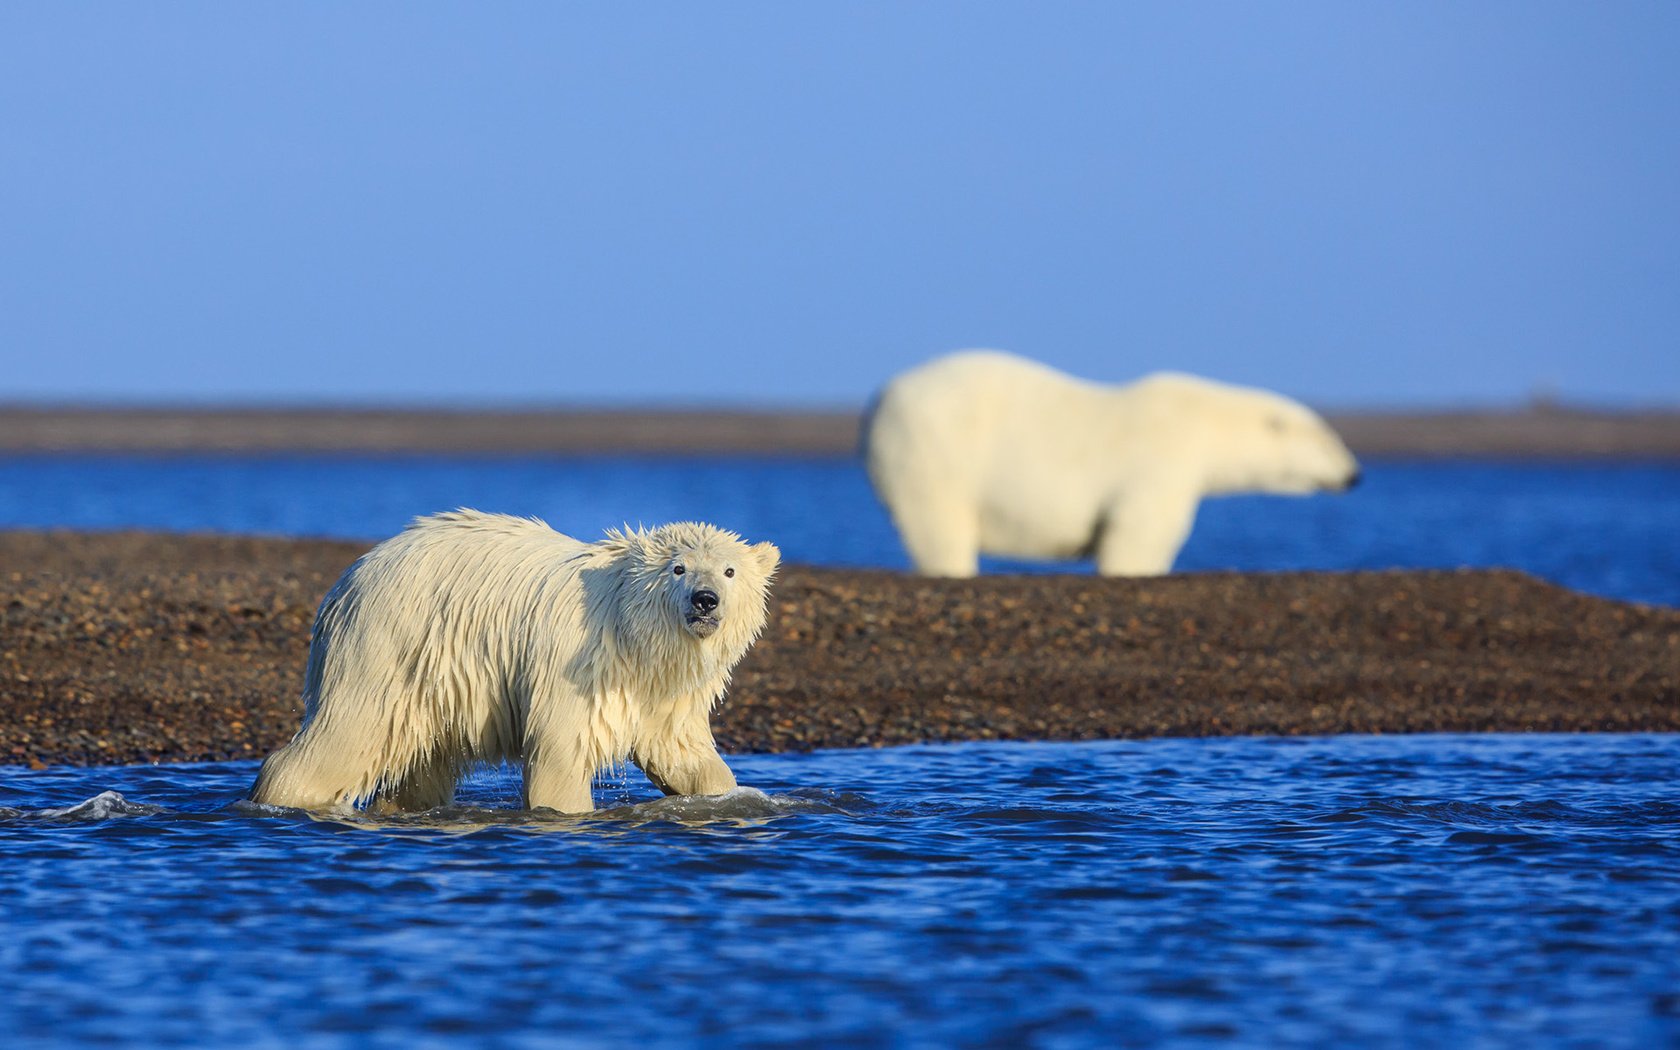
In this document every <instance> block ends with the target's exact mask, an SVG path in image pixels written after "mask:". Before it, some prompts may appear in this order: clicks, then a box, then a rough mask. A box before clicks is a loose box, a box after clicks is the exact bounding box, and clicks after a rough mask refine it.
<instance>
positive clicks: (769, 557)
mask: <svg viewBox="0 0 1680 1050" xmlns="http://www.w3.org/2000/svg"><path fill="white" fill-rule="evenodd" d="M748 550H750V551H751V552H752V556H753V561H755V562H757V563H758V570H759V571H760V572H762V573H764V575H766V576H768V575H770V574H771V573H773V572H775V571H776V566H777V565H779V564H781V561H782V552H781V551H780V550H778V549H777V548H776V545H775V544H774V543H755V544H753V545H752V546H751V547H749V548H748Z"/></svg>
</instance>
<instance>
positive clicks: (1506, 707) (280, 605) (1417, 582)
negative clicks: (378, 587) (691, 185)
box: [0, 532, 1680, 766]
mask: <svg viewBox="0 0 1680 1050" xmlns="http://www.w3.org/2000/svg"><path fill="white" fill-rule="evenodd" d="M362 549H363V548H362V547H361V546H360V545H353V544H344V543H329V542H317V541H292V540H272V539H257V538H246V537H238V538H232V537H179V536H162V535H154V534H138V533H125V534H92V535H90V534H71V533H34V532H13V533H3V532H0V762H5V763H11V764H28V765H37V766H38V765H42V764H54V763H68V764H97V763H122V762H152V761H192V760H203V759H222V758H256V757H260V756H262V755H264V754H266V753H267V752H268V751H269V750H271V749H272V748H274V747H275V746H277V745H279V744H280V743H282V742H283V741H285V740H286V739H287V738H289V737H290V735H291V734H292V732H293V731H294V730H295V729H296V728H297V725H298V720H299V717H300V714H301V711H300V707H299V704H298V702H297V695H298V690H299V687H300V685H301V680H302V675H303V664H304V655H305V652H306V651H307V647H308V636H309V624H310V619H311V617H312V616H313V614H314V609H315V605H316V603H317V602H318V601H319V600H320V597H321V595H322V594H323V593H324V592H325V591H326V588H327V587H328V586H329V585H330V584H331V582H332V581H333V579H334V578H336V577H337V575H338V573H339V572H341V571H342V570H343V569H344V567H345V566H346V565H348V564H349V563H350V561H351V560H352V559H354V558H355V557H356V556H357V555H358V554H360V553H361V551H362ZM716 724H717V729H718V737H719V740H720V742H721V743H722V744H723V745H724V747H725V749H726V750H731V751H780V750H796V749H805V748H816V747H853V746H873V745H883V744H902V743H909V742H913V741H939V740H976V739H986V740H989V739H1035V740H1072V739H1092V738H1099V737H1141V736H1164V735H1232V734H1251V733H1261V734H1272V733H1275V734H1295V733H1342V732H1355V733H1379V732H1380V733H1397V732H1425V731H1435V730H1451V731H1474V730H1507V731H1524V730H1549V731H1578V730H1588V731H1590V730H1618V731H1620V730H1660V731H1676V730H1680V611H1677V610H1672V609H1663V608H1651V607H1645V606H1637V605H1628V604H1623V603H1619V602H1611V601H1605V600H1602V599H1596V598H1589V597H1585V596H1582V595H1578V594H1575V593H1572V592H1569V591H1565V590H1562V589H1560V588H1557V587H1553V586H1550V585H1548V584H1545V583H1542V582H1540V581H1538V580H1535V579H1533V578H1531V577H1527V576H1524V575H1521V574H1518V573H1512V572H1481V571H1476V572H1469V571H1466V572H1425V573H1420V572H1394V573H1354V574H1317V573H1294V574H1284V575H1235V574H1216V575H1188V576H1176V577H1170V578H1166V579H1160V580H1144V581H1133V580H1102V579H1098V578H1095V577H1090V576H1034V577H988V578H983V579H979V580H970V581H929V580H920V579H916V578H913V577H907V576H901V575H897V574H892V573H883V572H851V571H838V570H831V569H813V568H806V567H799V566H794V567H789V568H787V569H786V570H785V571H784V573H783V575H782V578H781V580H780V581H779V583H778V584H777V587H776V591H775V596H774V598H773V600H772V611H771V619H770V624H769V627H768V628H767V630H766V631H765V636H764V638H763V639H762V640H761V641H760V642H759V644H758V646H757V647H756V648H755V649H754V650H753V651H752V652H751V653H750V654H749V655H748V657H747V659H746V660H745V661H744V662H743V664H742V665H741V668H740V670H739V671H738V673H737V675H736V681H735V685H734V687H733V688H732V690H731V692H730V696H729V699H728V701H727V702H726V703H725V705H724V707H723V708H722V710H721V711H720V713H719V715H718V716H717V719H716Z"/></svg>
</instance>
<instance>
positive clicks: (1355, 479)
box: [1342, 470, 1365, 491]
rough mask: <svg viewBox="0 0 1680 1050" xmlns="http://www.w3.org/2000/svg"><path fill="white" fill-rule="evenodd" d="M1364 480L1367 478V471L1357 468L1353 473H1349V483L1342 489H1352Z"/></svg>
mask: <svg viewBox="0 0 1680 1050" xmlns="http://www.w3.org/2000/svg"><path fill="white" fill-rule="evenodd" d="M1363 480H1365V472H1364V471H1362V470H1356V471H1354V472H1353V473H1352V474H1349V475H1348V479H1347V484H1346V485H1343V486H1342V489H1343V491H1346V490H1347V489H1351V488H1353V487H1354V486H1355V485H1357V484H1359V483H1360V482H1361V481H1363Z"/></svg>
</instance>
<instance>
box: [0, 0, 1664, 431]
mask: <svg viewBox="0 0 1680 1050" xmlns="http://www.w3.org/2000/svg"><path fill="white" fill-rule="evenodd" d="M965 346H998V347H1004V348H1008V349H1012V350H1016V351H1018V352H1022V353H1026V354H1029V355H1031V356H1035V357H1039V358H1042V359H1044V360H1047V361H1049V362H1051V363H1053V364H1056V365H1059V366H1061V367H1063V368H1067V369H1069V370H1072V371H1075V372H1078V373H1081V374H1084V375H1088V376H1092V377H1097V378H1104V379H1112V380H1120V379H1125V378H1129V377H1131V376H1135V375H1137V374H1140V373H1142V372H1144V371H1147V370H1150V369H1153V368H1161V367H1171V368H1179V369H1185V370H1189V371H1195V372H1201V373H1203V374H1207V375H1213V376H1216V377H1220V378H1224V379H1228V380H1232V381H1237V382H1245V383H1256V384H1261V385H1265V386H1270V387H1274V388H1277V389H1280V390H1283V391H1285V392H1288V393H1291V394H1294V395H1296V396H1299V397H1302V398H1305V399H1307V400H1309V401H1312V402H1314V403H1316V404H1320V405H1326V406H1331V407H1338V406H1345V407H1358V406H1408V405H1442V404H1515V403H1519V402H1521V401H1523V400H1525V399H1526V398H1528V397H1529V396H1530V395H1531V394H1533V393H1534V392H1536V391H1544V392H1549V393H1552V394H1556V395H1558V396H1561V397H1564V398H1566V399H1570V400H1577V401H1585V402H1592V403H1600V404H1621V405H1627V404H1680V5H1676V4H1673V3H1655V4H1640V3H1628V2H1617V3H1613V4H1585V3H1567V4H1565V3H1544V2H1540V3H1536V2H1522V3H1473V4H1469V3H1444V4H1436V3H1420V2H1407V3H1393V4H1369V3H1357V4H1354V3H1346V2H1332V3H1306V2H1300V3H1294V2H1292V3H1287V4H1254V3H1234V4H1224V3H1192V4H1176V3H1175V4H1159V5H1148V6H1142V5H1130V4H1120V3H1107V2H1105V3H1091V4H1083V3H1063V2H1058V3H1042V2H1039V3H1018V4H1017V3H928V2H917V3H903V2H894V3H884V4H873V3H843V4H841V3H836V4H826V5H823V4H805V3H797V4H789V3H768V2H767V3H759V4H720V3H709V4H660V3H641V4H619V3H601V4H571V3H568V4H488V5H487V4H417V5H410V4H375V3H362V4H354V5H340V4H307V3H305V4H283V5H282V4H264V5H248V4H230V3H203V4H158V5H149V4H148V5H135V4H125V5H116V4H109V5H107V4H22V3H19V4H8V5H5V6H4V7H0V401H19V400H22V401H77V400H99V401H141V402H184V401H190V402H216V401H238V402H271V403H272V402H286V403H290V402H317V401H328V402H351V403H365V402H373V403H428V404H437V403H443V404H463V405H478V404H543V403H623V404H654V403H659V404H666V403H672V404H679V403H680V404H698V405H706V404H745V405H784V404H785V405H832V406H842V407H843V406H853V405H857V404H859V403H861V402H862V401H863V400H864V399H865V398H866V397H867V396H868V394H869V393H870V391H871V390H873V389H874V388H875V387H876V386H877V385H878V384H879V383H880V382H881V380H882V379H883V378H885V377H886V376H888V375H890V374H892V373H893V372H895V371H897V370H899V369H902V368H904V367H907V366H909V365H911V364H913V363H915V362H917V361H920V360H922V359H925V358H927V357H929V356H932V355H934V354H936V353H939V352H942V351H945V350H950V349H955V348H959V347H965Z"/></svg>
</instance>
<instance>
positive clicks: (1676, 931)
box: [0, 735, 1680, 1047]
mask: <svg viewBox="0 0 1680 1050" xmlns="http://www.w3.org/2000/svg"><path fill="white" fill-rule="evenodd" d="M733 764H734V765H735V766H736V768H737V770H738V772H739V773H740V775H741V779H742V782H743V783H745V784H751V785H754V787H753V788H752V789H743V790H741V791H739V792H737V793H735V794H734V795H731V796H726V797H724V798H721V799H713V800H699V799H686V800H685V799H678V800H663V799H654V798H653V795H654V792H653V791H652V789H651V788H649V787H648V786H647V785H646V782H645V781H644V780H643V778H642V777H641V776H640V775H639V774H636V773H634V772H633V771H632V772H631V774H629V775H627V776H625V777H622V778H620V779H619V780H617V781H615V782H612V783H607V784H604V785H602V786H601V787H600V788H599V789H598V793H597V799H598V802H600V804H602V805H604V806H607V807H610V808H608V809H606V810H605V811H604V812H601V813H598V814H597V815H595V816H593V817H590V818H588V819H558V818H553V817H544V816H541V815H538V814H532V813H527V812H520V811H518V810H516V809H513V808H510V807H512V806H515V805H517V789H516V786H515V781H514V779H513V778H512V777H511V776H510V775H509V774H508V773H506V772H504V771H495V772H491V773H486V774H483V775H481V776H479V777H478V778H476V779H475V780H473V781H472V782H471V783H470V784H469V786H468V788H467V790H466V791H465V792H464V794H463V798H462V803H461V804H460V805H458V806H456V807H452V808H450V809H447V810H441V811H436V812H433V813H430V814H425V815H420V816H414V817H407V818H404V819H388V820H380V819H375V818H371V817H356V818H345V819H318V818H310V817H307V816H304V815H302V814H299V813H296V812H286V811H270V810H263V809H260V808H257V807H253V806H250V805H249V804H246V803H242V802H238V801H236V800H237V799H238V797H239V796H240V794H241V793H242V792H243V791H244V790H245V788H246V787H247V785H248V784H249V781H250V779H251V777H252V775H253V773H254V766H253V765H251V764H249V763H232V764H218V765H196V766H159V767H152V768H142V767H125V768H107V769H92V770H73V769H54V770H49V771H45V772H24V771H21V770H17V769H0V807H3V808H0V916H3V917H4V921H3V927H0V928H3V929H4V931H5V936H4V937H3V938H0V971H3V972H4V973H6V974H9V975H10V979H9V982H8V983H9V987H8V988H7V989H6V994H5V995H4V996H0V1031H4V1032H7V1033H8V1036H7V1037H6V1041H7V1043H8V1045H11V1046H17V1045H20V1044H21V1045H50V1044H56V1043H67V1044H77V1045H82V1044H94V1043H100V1042H110V1043H127V1044H131V1045H162V1044H174V1045H202V1046H236V1045H275V1046H278V1045H293V1044H296V1043H297V1042H298V1040H300V1039H303V1040H306V1041H307V1044H308V1045H317V1046H319V1045H325V1046H331V1045H390V1046H399V1045H400V1046H410V1045H428V1044H457V1045H464V1046H466V1045H474V1046H475V1045H509V1046H554V1045H590V1046H642V1045H651V1046H692V1045H717V1046H757V1045H769V1044H777V1043H784V1044H785V1043H788V1042H810V1043H815V1044H819V1045H833V1044H842V1043H844V1044H853V1045H876V1046H904V1047H922V1046H927V1047H936V1046H953V1045H969V1046H972V1045H996V1046H1046V1047H1063V1046H1065V1047H1087V1046H1089V1047H1107V1046H1154V1045H1169V1044H1170V1045H1194V1044H1198V1043H1203V1042H1206V1043H1209V1044H1212V1043H1219V1044H1220V1045H1243V1046H1287V1045H1319V1046H1349V1045H1359V1046H1415V1045H1440V1046H1464V1045H1506V1046H1523V1047H1533V1046H1565V1045H1567V1046H1593V1045H1604V1046H1628V1047H1636V1046H1638V1047H1644V1046H1659V1045H1674V1044H1675V1043H1676V1042H1677V1041H1680V787H1677V786H1676V785H1677V780H1676V776H1677V774H1680V737H1675V736H1613V735H1597V736H1570V737H1558V736H1476V737H1464V736H1421V737H1403V738H1369V737H1367V738H1356V737H1344V738H1332V739H1309V740H1255V739H1227V740H1164V741H1147V742H1113V743H1092V744H984V745H981V744H974V745H962V746H947V747H911V748H901V749H895V750H887V751H852V752H827V753H818V754H813V755H780V756H747V757H741V758H737V759H735V760H734V761H733ZM481 1033H492V1034H493V1035H494V1039H493V1040H490V1041H488V1042H486V1041H483V1040H481V1039H480V1035H481Z"/></svg>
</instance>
